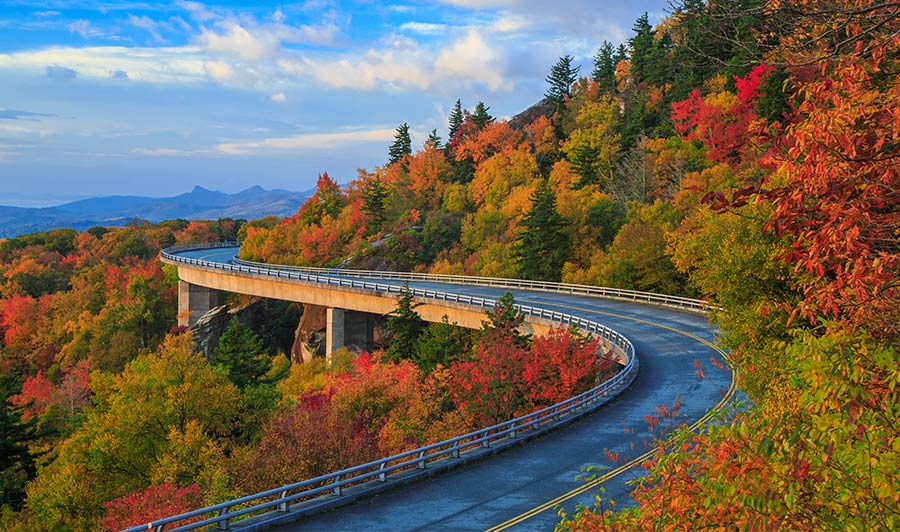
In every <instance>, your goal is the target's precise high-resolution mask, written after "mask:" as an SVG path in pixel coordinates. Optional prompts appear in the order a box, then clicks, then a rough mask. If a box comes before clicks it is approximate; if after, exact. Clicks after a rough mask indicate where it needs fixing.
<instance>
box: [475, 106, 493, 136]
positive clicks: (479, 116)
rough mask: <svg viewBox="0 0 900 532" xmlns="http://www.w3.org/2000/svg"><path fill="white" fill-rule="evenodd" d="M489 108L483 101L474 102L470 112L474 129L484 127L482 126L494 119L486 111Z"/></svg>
mask: <svg viewBox="0 0 900 532" xmlns="http://www.w3.org/2000/svg"><path fill="white" fill-rule="evenodd" d="M490 110H491V108H490V107H488V106H486V105H485V104H484V102H481V101H480V102H478V103H477V104H475V110H474V111H473V112H472V116H471V117H470V118H471V120H472V124H473V125H474V126H475V130H476V131H477V130H481V129H484V127H485V126H486V125H488V124H490V123H491V122H493V121H494V117H493V116H491V114H490V113H489V112H488V111H490Z"/></svg>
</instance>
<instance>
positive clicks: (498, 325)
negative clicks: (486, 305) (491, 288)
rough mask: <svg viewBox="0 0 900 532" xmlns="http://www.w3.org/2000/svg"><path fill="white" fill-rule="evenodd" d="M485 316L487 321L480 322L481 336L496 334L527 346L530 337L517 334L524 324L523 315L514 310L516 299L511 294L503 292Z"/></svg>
mask: <svg viewBox="0 0 900 532" xmlns="http://www.w3.org/2000/svg"><path fill="white" fill-rule="evenodd" d="M487 316H488V321H483V322H481V334H483V335H492V334H496V335H500V336H502V337H504V338H509V339H511V340H512V341H513V342H515V343H516V344H517V345H519V346H523V347H524V346H526V345H528V341H529V340H530V339H531V335H530V334H522V333H521V332H519V327H521V326H522V324H523V323H525V314H522V312H520V311H519V309H517V308H516V298H514V297H513V295H512V294H510V293H509V292H504V293H503V295H502V296H500V299H498V300H497V304H496V305H494V308H492V309H491V310H489V311H488V313H487Z"/></svg>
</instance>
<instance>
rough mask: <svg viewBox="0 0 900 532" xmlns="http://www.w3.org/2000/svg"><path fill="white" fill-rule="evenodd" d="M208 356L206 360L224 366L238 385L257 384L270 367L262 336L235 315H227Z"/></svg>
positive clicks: (239, 386)
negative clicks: (227, 318)
mask: <svg viewBox="0 0 900 532" xmlns="http://www.w3.org/2000/svg"><path fill="white" fill-rule="evenodd" d="M210 358H211V360H210V362H212V363H213V364H216V365H219V366H223V367H225V368H226V369H227V370H228V378H229V379H230V380H231V382H233V383H234V384H235V386H237V387H238V388H244V387H246V386H248V385H253V384H258V383H259V382H260V378H261V377H262V376H263V375H265V374H266V372H268V371H269V368H271V367H272V360H271V359H270V358H269V357H268V356H266V355H265V354H263V342H262V339H260V337H259V336H257V335H256V333H254V332H253V331H252V330H250V328H249V327H247V326H246V325H244V324H243V323H241V320H239V319H238V317H237V316H233V317H232V318H231V321H230V322H229V323H228V327H227V328H226V329H225V332H223V333H222V336H221V337H220V338H219V346H218V347H217V348H216V350H215V352H214V354H213V355H212V357H210Z"/></svg>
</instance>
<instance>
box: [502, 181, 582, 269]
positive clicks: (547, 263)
mask: <svg viewBox="0 0 900 532" xmlns="http://www.w3.org/2000/svg"><path fill="white" fill-rule="evenodd" d="M531 202H532V204H531V209H529V211H528V212H527V213H526V214H525V217H524V218H523V219H522V224H521V225H522V231H521V232H520V233H519V236H518V237H517V238H516V242H515V244H513V257H514V259H515V261H516V263H517V264H518V266H519V276H520V277H521V278H523V279H533V280H541V281H559V280H560V279H561V278H562V267H563V264H565V262H566V259H568V258H569V247H570V244H569V238H568V237H567V236H566V234H565V233H564V232H563V228H564V227H565V225H566V222H565V220H564V219H563V217H562V215H560V214H559V211H558V210H557V209H556V194H555V193H554V192H553V189H551V188H550V185H549V184H548V183H547V181H546V180H542V181H541V182H540V184H539V185H538V187H537V189H536V190H535V191H534V193H533V194H532V195H531Z"/></svg>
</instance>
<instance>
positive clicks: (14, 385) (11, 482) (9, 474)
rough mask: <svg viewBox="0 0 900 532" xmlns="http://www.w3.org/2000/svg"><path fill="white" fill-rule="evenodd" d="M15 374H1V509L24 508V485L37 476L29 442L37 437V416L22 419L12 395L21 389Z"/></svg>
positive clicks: (20, 409)
mask: <svg viewBox="0 0 900 532" xmlns="http://www.w3.org/2000/svg"><path fill="white" fill-rule="evenodd" d="M18 381H19V379H18V378H16V376H15V375H12V374H9V373H7V374H5V375H0V508H2V507H3V506H7V505H8V506H9V507H11V508H12V509H13V510H19V509H20V508H21V507H22V501H23V500H24V498H25V484H26V483H27V482H28V481H29V480H31V479H32V478H34V475H35V472H36V467H35V457H34V455H32V454H31V452H30V451H29V443H30V442H32V441H33V440H35V439H36V438H37V433H36V430H35V424H34V419H30V420H24V419H22V408H21V407H16V406H14V405H13V404H12V402H11V401H10V398H11V397H12V396H13V395H14V394H15V393H17V392H18V390H19V382H18Z"/></svg>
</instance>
